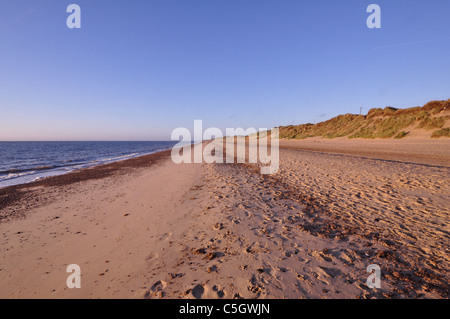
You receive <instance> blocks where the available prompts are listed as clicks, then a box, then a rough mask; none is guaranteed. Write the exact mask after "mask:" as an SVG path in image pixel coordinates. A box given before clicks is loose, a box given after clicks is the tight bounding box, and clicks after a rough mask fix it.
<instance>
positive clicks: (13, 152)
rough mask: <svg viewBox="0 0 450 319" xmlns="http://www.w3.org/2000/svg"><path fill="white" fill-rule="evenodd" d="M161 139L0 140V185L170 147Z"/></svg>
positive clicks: (10, 184) (169, 142)
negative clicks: (156, 140)
mask: <svg viewBox="0 0 450 319" xmlns="http://www.w3.org/2000/svg"><path fill="white" fill-rule="evenodd" d="M176 143H177V142H176V141H160V142H155V141H152V142H0V188H1V187H6V186H12V185H19V184H25V183H30V182H33V181H37V180H39V179H42V178H45V177H49V176H55V175H62V174H66V173H69V172H73V171H75V170H79V169H82V168H87V167H92V166H97V165H101V164H107V163H111V162H116V161H121V160H126V159H129V158H133V157H137V156H142V155H147V154H152V153H156V152H159V151H163V150H167V149H171V148H172V147H173V146H174V145H175V144H176Z"/></svg>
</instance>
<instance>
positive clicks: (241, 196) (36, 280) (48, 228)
mask: <svg viewBox="0 0 450 319" xmlns="http://www.w3.org/2000/svg"><path fill="white" fill-rule="evenodd" d="M449 146H450V141H449V140H445V139H443V140H437V141H431V140H415V141H414V140H411V139H410V140H403V141H392V140H389V141H386V140H384V141H375V140H374V141H358V140H353V141H350V142H349V141H348V140H339V139H337V140H332V141H328V140H319V139H308V140H304V141H282V142H281V147H282V148H281V150H280V170H279V172H278V173H277V174H275V175H269V176H261V175H260V174H259V170H258V167H257V166H256V165H250V164H233V165H230V164H180V165H176V164H174V163H173V162H172V161H171V160H170V157H169V156H168V153H167V152H166V153H162V154H159V155H154V156H153V157H142V158H140V159H138V160H136V159H135V160H134V161H133V160H130V161H124V162H122V163H121V164H114V165H112V166H104V167H99V168H93V169H90V170H85V171H82V172H79V173H76V174H74V175H69V176H65V177H63V176H61V177H54V178H51V179H48V180H46V181H43V182H40V183H35V184H30V185H27V186H22V187H16V188H8V189H3V190H0V199H1V200H2V202H1V205H2V206H1V207H0V218H2V219H1V223H0V236H1V237H0V297H1V298H26V297H31V298H392V297H394V298H396V297H407V298H420V297H424V298H448V297H449V292H450V287H449V269H450V257H449V256H450V255H449V243H450V241H449V238H450V218H449V213H450V210H449V205H448V203H449V199H450V198H449V194H450V189H449V183H448V181H449V177H450V170H449V160H450V148H449ZM150 161H151V162H150ZM77 174H78V175H77ZM69 264H78V265H79V266H80V267H81V278H82V279H81V285H82V286H81V289H76V288H75V289H68V288H67V287H66V278H67V276H68V275H69V273H67V272H66V267H67V265H69ZM370 264H378V265H379V266H380V267H381V271H382V282H381V284H382V287H381V289H375V290H372V289H370V288H368V287H367V285H366V279H367V277H368V275H369V274H368V273H367V272H366V268H367V266H369V265H370Z"/></svg>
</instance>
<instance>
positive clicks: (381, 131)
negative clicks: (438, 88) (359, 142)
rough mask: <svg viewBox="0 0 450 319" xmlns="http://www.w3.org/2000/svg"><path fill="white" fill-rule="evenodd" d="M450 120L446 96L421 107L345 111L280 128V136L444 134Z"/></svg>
mask: <svg viewBox="0 0 450 319" xmlns="http://www.w3.org/2000/svg"><path fill="white" fill-rule="evenodd" d="M449 120H450V99H449V100H447V101H431V102H429V103H427V104H425V105H424V106H423V107H413V108H408V109H396V108H393V107H386V108H384V109H382V108H374V109H371V110H370V111H369V112H368V114H367V115H356V114H345V115H339V116H336V117H334V118H332V119H330V120H328V121H325V122H320V123H317V124H311V123H308V124H302V125H295V126H294V125H291V126H284V127H280V128H279V129H280V137H281V138H288V139H304V138H308V137H314V136H322V137H323V138H330V139H332V138H336V137H342V136H348V137H349V138H392V137H394V138H403V137H405V136H407V135H408V134H409V133H410V130H414V129H425V130H433V129H434V130H435V129H439V130H437V131H435V132H434V133H433V135H434V136H433V137H437V136H438V135H439V136H448V128H447V127H445V126H446V123H447V122H449Z"/></svg>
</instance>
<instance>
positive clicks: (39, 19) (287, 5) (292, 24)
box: [0, 0, 450, 140]
mask: <svg viewBox="0 0 450 319" xmlns="http://www.w3.org/2000/svg"><path fill="white" fill-rule="evenodd" d="M71 3H75V4H78V5H79V6H80V7H81V26H82V27H81V29H68V28H67V26H66V19H67V17H68V16H69V13H66V8H67V6H68V5H69V4H71ZM371 3H376V4H378V5H380V7H381V10H382V12H381V20H382V22H381V23H382V25H381V26H382V27H381V29H369V28H367V26H366V19H367V17H368V16H369V14H368V13H366V8H367V6H368V5H369V4H371ZM449 13H450V1H448V0H434V1H414V0H405V1H402V0H395V1H392V0H389V1H379V0H371V1H363V0H342V1H335V0H333V1H332V0H329V1H320V0H319V1H312V0H311V1H300V0H291V1H289V0H283V1H275V0H271V1H265V0H239V1H237V0H226V1H225V0H177V1H175V0H159V1H153V0H132V1H125V0H114V1H110V0H109V1H106V0H70V1H64V0H53V1H50V0H39V1H35V0H8V1H6V0H0V140H169V139H170V134H171V132H172V130H173V129H175V128H176V127H187V128H190V129H191V128H192V126H193V121H194V120H195V119H202V120H203V123H204V127H209V126H214V127H218V128H220V129H222V130H224V129H225V128H226V127H239V126H240V127H244V128H248V127H256V128H271V127H274V126H279V125H287V124H292V123H295V124H300V123H307V122H319V121H323V120H326V119H329V118H331V117H333V116H336V115H338V114H342V113H359V108H360V107H363V113H367V111H368V110H369V109H370V108H372V107H385V106H395V107H411V106H418V105H423V104H424V103H426V102H427V101H429V100H434V99H448V98H450V77H449V74H450V58H449V57H450V23H448V15H449Z"/></svg>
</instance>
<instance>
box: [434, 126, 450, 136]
mask: <svg viewBox="0 0 450 319" xmlns="http://www.w3.org/2000/svg"><path fill="white" fill-rule="evenodd" d="M443 136H445V137H450V127H446V128H442V129H440V130H436V131H434V132H433V134H431V137H432V138H439V137H443Z"/></svg>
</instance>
